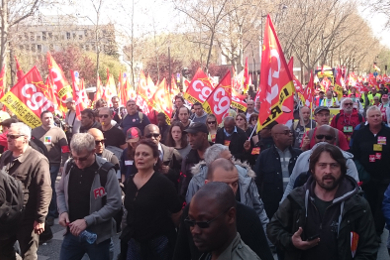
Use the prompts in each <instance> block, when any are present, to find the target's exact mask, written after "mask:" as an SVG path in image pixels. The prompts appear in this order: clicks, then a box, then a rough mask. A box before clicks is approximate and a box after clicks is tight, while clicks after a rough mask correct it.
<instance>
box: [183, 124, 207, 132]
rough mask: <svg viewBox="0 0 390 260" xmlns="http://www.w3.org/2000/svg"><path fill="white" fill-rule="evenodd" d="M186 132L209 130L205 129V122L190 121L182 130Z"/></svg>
mask: <svg viewBox="0 0 390 260" xmlns="http://www.w3.org/2000/svg"><path fill="white" fill-rule="evenodd" d="M184 132H186V133H191V134H196V133H199V132H202V133H205V134H208V133H209V130H208V129H207V126H206V124H203V123H200V122H195V123H192V124H191V125H190V126H189V127H188V128H187V129H186V130H184Z"/></svg>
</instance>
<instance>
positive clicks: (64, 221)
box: [58, 212, 69, 227]
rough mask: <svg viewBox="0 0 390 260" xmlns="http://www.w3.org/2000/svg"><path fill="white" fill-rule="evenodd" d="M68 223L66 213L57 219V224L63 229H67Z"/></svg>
mask: <svg viewBox="0 0 390 260" xmlns="http://www.w3.org/2000/svg"><path fill="white" fill-rule="evenodd" d="M68 223H69V215H68V212H63V213H62V214H61V215H60V216H59V218H58V224H60V225H61V226H63V227H67V226H68Z"/></svg>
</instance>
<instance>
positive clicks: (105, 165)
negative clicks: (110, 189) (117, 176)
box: [97, 162, 115, 206]
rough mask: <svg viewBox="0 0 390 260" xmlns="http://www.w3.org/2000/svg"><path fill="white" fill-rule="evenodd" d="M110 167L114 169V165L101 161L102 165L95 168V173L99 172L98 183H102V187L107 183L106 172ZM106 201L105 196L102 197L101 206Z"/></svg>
mask: <svg viewBox="0 0 390 260" xmlns="http://www.w3.org/2000/svg"><path fill="white" fill-rule="evenodd" d="M111 169H114V170H115V165H113V164H112V163H110V162H105V163H103V165H102V166H100V168H99V169H98V170H97V173H98V174H99V178H100V184H101V185H102V187H104V188H105V187H106V184H107V176H108V172H109V171H110V170H111ZM106 203H107V196H104V197H103V198H102V204H103V206H104V205H106Z"/></svg>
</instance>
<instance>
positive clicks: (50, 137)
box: [31, 111, 69, 226]
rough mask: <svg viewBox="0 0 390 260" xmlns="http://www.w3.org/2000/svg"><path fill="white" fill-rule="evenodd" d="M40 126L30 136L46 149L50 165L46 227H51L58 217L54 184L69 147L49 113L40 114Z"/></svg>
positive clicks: (66, 157)
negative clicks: (50, 190)
mask: <svg viewBox="0 0 390 260" xmlns="http://www.w3.org/2000/svg"><path fill="white" fill-rule="evenodd" d="M41 122H42V125H41V126H38V127H36V128H34V129H33V130H32V132H31V135H32V136H33V137H34V138H35V139H38V140H40V141H41V142H42V143H43V144H44V145H45V146H46V149H47V152H48V153H47V156H48V158H47V159H48V160H49V163H50V177H51V188H52V190H53V194H52V198H51V201H50V206H49V214H48V216H47V222H46V223H47V225H48V226H53V225H54V219H55V218H57V217H58V212H57V203H56V192H55V183H56V179H57V176H58V172H61V170H62V168H63V167H64V164H65V162H66V160H68V157H69V146H68V141H67V139H66V135H65V133H64V131H63V130H62V129H61V128H59V127H56V126H54V120H53V114H52V112H50V111H43V112H42V113H41Z"/></svg>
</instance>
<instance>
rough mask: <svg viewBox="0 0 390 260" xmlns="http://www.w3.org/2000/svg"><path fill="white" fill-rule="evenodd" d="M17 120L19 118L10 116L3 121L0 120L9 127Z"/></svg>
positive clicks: (2, 124) (1, 123)
mask: <svg viewBox="0 0 390 260" xmlns="http://www.w3.org/2000/svg"><path fill="white" fill-rule="evenodd" d="M17 122H19V120H17V119H15V118H8V119H5V120H4V121H3V122H0V125H1V126H5V127H8V128H9V127H11V124H13V123H17Z"/></svg>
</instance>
